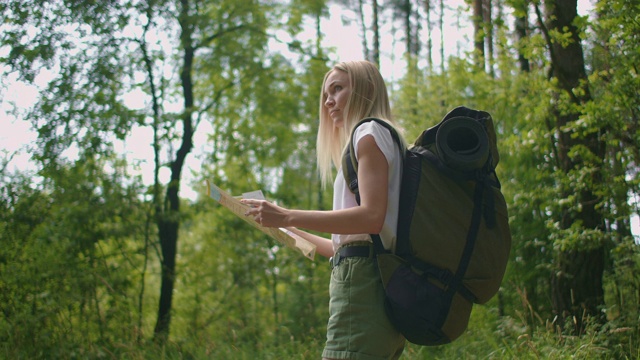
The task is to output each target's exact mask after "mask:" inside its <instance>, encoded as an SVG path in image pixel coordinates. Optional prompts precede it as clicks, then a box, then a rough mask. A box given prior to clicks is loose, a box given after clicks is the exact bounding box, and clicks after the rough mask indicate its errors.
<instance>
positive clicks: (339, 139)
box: [244, 61, 405, 359]
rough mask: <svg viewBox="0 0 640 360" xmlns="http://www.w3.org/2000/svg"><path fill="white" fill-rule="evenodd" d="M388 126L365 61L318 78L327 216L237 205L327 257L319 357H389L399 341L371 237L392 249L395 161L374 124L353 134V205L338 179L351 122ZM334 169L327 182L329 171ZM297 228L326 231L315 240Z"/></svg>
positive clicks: (381, 89) (381, 91) (377, 78)
mask: <svg viewBox="0 0 640 360" xmlns="http://www.w3.org/2000/svg"><path fill="white" fill-rule="evenodd" d="M365 117H376V118H380V119H383V120H385V121H388V122H390V123H391V122H392V118H391V109H390V106H389V98H388V94H387V88H386V85H385V83H384V80H383V79H382V76H381V75H380V72H379V71H378V69H377V68H376V67H375V66H374V65H373V64H372V63H370V62H367V61H354V62H342V63H339V64H337V65H336V66H334V67H333V69H331V70H330V71H329V72H328V73H327V74H326V75H325V78H324V81H323V85H322V91H321V95H320V125H319V130H318V139H317V154H318V155H317V161H318V168H319V170H320V174H321V176H322V182H323V185H326V184H327V183H328V182H330V181H333V182H334V183H333V184H334V185H333V186H334V189H333V190H334V195H333V210H330V211H313V210H294V209H285V208H282V207H279V206H277V205H274V204H272V203H270V202H266V201H259V200H244V202H245V203H246V204H248V205H250V206H251V209H250V210H249V211H247V214H246V215H247V216H252V217H253V218H254V219H255V220H256V221H257V222H258V223H260V224H262V225H263V226H270V227H286V228H289V229H290V230H291V231H292V232H294V233H296V234H297V235H299V236H302V237H304V238H305V239H307V240H309V241H311V242H313V243H314V244H316V246H317V252H318V253H319V254H320V255H322V256H325V257H328V258H331V259H332V261H331V263H332V264H331V266H332V273H331V282H330V288H329V295H330V302H329V312H330V317H329V322H328V326H327V343H326V346H325V349H324V351H323V353H322V356H323V359H397V358H398V357H400V354H401V353H402V351H403V349H404V343H405V339H404V337H403V336H402V335H401V334H400V333H398V332H397V331H396V330H395V329H394V327H393V325H392V324H391V323H390V322H389V320H388V319H387V317H386V314H385V312H384V290H383V288H382V283H381V281H380V277H379V275H378V269H377V265H376V261H375V258H374V256H373V255H374V253H373V245H372V241H371V237H370V236H369V235H368V234H380V237H381V238H382V242H383V245H384V247H385V248H386V249H394V247H395V239H396V225H397V222H398V218H397V214H398V200H399V194H400V178H401V167H402V159H401V157H400V154H401V153H400V151H399V149H398V145H397V144H396V143H395V142H394V140H393V139H392V137H391V135H390V133H389V131H388V130H387V129H385V128H384V127H383V126H381V125H380V124H377V123H375V122H367V123H364V124H362V125H360V126H358V127H357V128H356V129H355V133H354V148H355V152H356V158H357V160H358V186H359V190H360V200H361V203H360V205H359V206H358V204H357V202H356V199H355V196H354V195H353V193H351V192H350V191H349V188H348V186H347V184H346V181H345V179H344V176H343V174H342V169H341V163H342V156H343V153H344V149H345V147H346V146H347V144H348V142H349V140H350V137H351V133H352V132H353V131H354V127H355V125H356V124H357V123H358V122H359V120H361V119H363V118H365ZM333 168H336V169H338V171H337V174H336V175H335V180H334V179H332V177H333V175H332V173H333V171H332V169H333ZM299 228H303V229H307V230H314V231H319V232H325V233H331V234H332V236H331V238H330V239H329V238H323V237H321V236H317V235H314V234H311V233H308V232H306V231H303V230H300V229H299Z"/></svg>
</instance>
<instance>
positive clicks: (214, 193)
mask: <svg viewBox="0 0 640 360" xmlns="http://www.w3.org/2000/svg"><path fill="white" fill-rule="evenodd" d="M207 193H208V194H209V196H210V197H211V198H212V199H214V200H215V201H217V202H219V203H220V205H222V206H224V207H226V208H227V209H229V210H231V212H232V213H234V214H235V215H236V216H237V217H239V218H241V219H242V220H244V221H246V222H247V223H249V224H250V225H251V226H253V227H254V228H256V229H258V230H260V231H262V232H263V233H265V234H267V235H269V236H271V237H272V238H273V239H275V240H276V241H278V242H279V243H281V244H283V245H285V246H287V247H289V248H292V249H295V250H298V251H299V252H301V253H302V255H304V256H306V257H307V258H309V259H311V260H313V258H314V257H315V255H316V246H315V245H314V244H312V243H310V242H309V241H307V240H305V239H303V238H301V237H300V236H298V235H296V234H294V233H292V232H290V231H289V230H287V229H283V228H271V227H264V226H262V225H260V224H258V223H257V222H255V220H253V217H250V216H245V212H246V211H247V209H248V208H249V206H247V205H245V204H243V203H241V202H240V199H260V200H264V196H263V195H262V191H260V190H257V191H252V192H250V193H244V194H242V196H241V197H234V196H231V195H230V194H229V193H227V192H226V191H224V190H222V189H220V188H219V187H217V186H216V185H214V184H211V183H210V182H209V181H207Z"/></svg>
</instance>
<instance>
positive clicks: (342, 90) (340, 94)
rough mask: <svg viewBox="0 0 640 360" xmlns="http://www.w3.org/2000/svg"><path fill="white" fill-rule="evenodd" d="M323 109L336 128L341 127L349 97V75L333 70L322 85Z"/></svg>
mask: <svg viewBox="0 0 640 360" xmlns="http://www.w3.org/2000/svg"><path fill="white" fill-rule="evenodd" d="M323 91H324V96H325V101H324V107H325V108H326V109H327V112H328V113H329V116H330V117H331V119H332V120H333V125H334V126H336V127H340V126H343V124H344V116H345V113H344V111H345V107H346V106H347V101H348V99H349V96H350V95H351V84H350V83H349V75H348V74H347V73H346V72H344V71H341V70H335V69H334V70H333V71H331V73H330V74H329V76H328V77H327V80H326V82H325V84H324V89H323Z"/></svg>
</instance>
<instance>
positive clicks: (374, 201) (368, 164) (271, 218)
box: [242, 135, 389, 234]
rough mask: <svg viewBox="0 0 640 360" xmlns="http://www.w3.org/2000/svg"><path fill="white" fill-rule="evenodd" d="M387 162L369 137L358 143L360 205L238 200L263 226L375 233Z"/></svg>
mask: <svg viewBox="0 0 640 360" xmlns="http://www.w3.org/2000/svg"><path fill="white" fill-rule="evenodd" d="M388 172H389V165H388V163H387V159H386V158H385V156H384V154H383V153H382V151H381V150H380V149H379V148H378V145H377V144H376V142H375V140H374V138H373V136H371V135H366V136H364V137H363V138H362V139H360V141H359V142H358V187H359V190H360V206H356V207H352V208H348V209H342V210H329V211H317V210H292V209H285V208H282V207H279V206H277V205H275V204H273V203H270V202H267V201H264V200H249V199H247V200H242V201H243V202H244V203H245V204H248V205H250V206H251V209H249V210H248V211H247V213H246V215H247V216H253V217H254V219H255V220H256V221H257V222H258V223H260V224H261V225H263V226H270V227H298V228H304V229H309V230H315V231H320V232H327V233H331V234H377V233H379V232H380V230H381V229H382V226H383V224H384V219H385V215H386V212H387V196H388Z"/></svg>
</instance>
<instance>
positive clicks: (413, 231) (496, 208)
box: [342, 107, 511, 345]
mask: <svg viewBox="0 0 640 360" xmlns="http://www.w3.org/2000/svg"><path fill="white" fill-rule="evenodd" d="M367 121H376V122H378V123H380V124H381V125H383V126H384V127H386V128H387V129H389V131H390V132H391V135H392V137H393V138H394V140H395V141H396V143H397V144H399V147H400V149H401V152H404V154H403V157H402V158H403V167H402V169H403V174H402V183H401V189H400V203H399V214H398V228H397V239H396V248H395V252H394V253H391V252H390V251H387V250H385V249H384V247H383V245H382V242H381V240H380V237H379V236H378V235H376V234H372V235H371V237H372V239H373V243H374V248H375V253H376V258H377V264H378V269H379V272H380V276H381V280H382V283H383V286H384V289H385V294H386V300H385V309H386V313H387V315H388V317H389V319H390V320H391V322H392V323H393V324H394V326H395V327H396V328H397V329H398V331H400V332H401V333H402V334H403V335H404V336H405V338H406V339H407V340H408V341H410V342H412V343H414V344H418V345H441V344H446V343H449V342H451V341H453V340H455V339H456V338H458V337H459V336H460V335H461V334H462V333H463V332H464V331H465V330H466V328H467V325H468V323H469V317H470V315H471V309H472V306H473V304H474V303H476V304H483V303H486V302H487V301H489V299H491V298H492V297H493V296H494V295H495V294H496V293H497V292H498V290H499V288H500V283H501V282H502V278H503V276H504V272H505V269H506V265H507V260H508V258H509V252H510V249H511V233H510V230H509V223H508V216H507V206H506V202H505V199H504V197H503V195H502V193H501V191H500V182H499V181H498V178H497V176H496V173H495V166H496V165H497V163H498V160H499V155H498V150H497V144H496V134H495V129H494V127H493V121H492V119H491V116H490V115H489V114H488V113H487V112H484V111H477V110H472V109H468V108H466V107H458V108H455V109H453V110H452V111H451V112H449V113H448V114H447V115H446V116H445V117H444V119H443V120H442V121H441V122H440V123H439V124H438V125H436V126H434V127H432V128H429V129H427V130H425V131H424V132H423V133H422V134H421V135H420V136H419V137H418V138H417V140H416V141H415V143H414V145H413V146H412V147H410V148H408V149H404V146H403V145H402V142H401V141H400V135H399V134H398V132H397V131H396V130H395V129H394V128H393V127H392V126H391V125H389V124H388V123H387V122H385V121H382V120H380V119H375V118H367V119H364V120H362V121H361V122H360V123H358V125H360V124H361V123H363V122H367ZM358 125H356V127H357V126H358ZM354 132H355V131H354ZM342 165H343V166H342V168H343V174H344V176H345V179H346V181H347V184H348V186H349V188H350V190H351V191H352V192H353V193H354V194H355V195H356V199H357V201H358V204H360V197H359V193H358V181H357V161H356V159H355V154H354V147H353V134H352V136H351V141H350V144H349V146H348V148H347V150H346V152H345V154H344V157H343V161H342Z"/></svg>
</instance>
